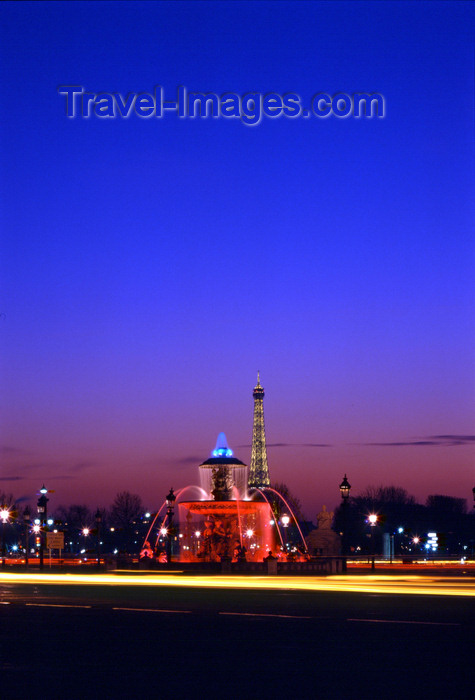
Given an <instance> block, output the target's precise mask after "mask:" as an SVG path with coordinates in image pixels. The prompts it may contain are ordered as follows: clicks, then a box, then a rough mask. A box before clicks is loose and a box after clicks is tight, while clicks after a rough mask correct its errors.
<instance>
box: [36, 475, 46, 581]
mask: <svg viewBox="0 0 475 700" xmlns="http://www.w3.org/2000/svg"><path fill="white" fill-rule="evenodd" d="M40 493H41V496H40V497H39V499H38V503H37V509H38V515H39V517H40V530H39V537H40V570H42V569H43V567H44V536H43V527H44V524H45V522H46V520H47V518H48V501H49V498H46V494H47V493H48V489H47V488H46V486H45V485H44V484H43V486H42V487H41V489H40Z"/></svg>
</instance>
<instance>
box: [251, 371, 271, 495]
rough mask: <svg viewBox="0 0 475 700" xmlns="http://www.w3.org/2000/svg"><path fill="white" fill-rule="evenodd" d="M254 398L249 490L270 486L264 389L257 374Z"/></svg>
mask: <svg viewBox="0 0 475 700" xmlns="http://www.w3.org/2000/svg"><path fill="white" fill-rule="evenodd" d="M252 395H253V397H254V423H253V426H252V454H251V466H250V469H249V479H248V481H247V486H248V488H259V489H262V488H265V487H266V486H270V479H269V467H268V465H267V450H266V432H265V428H264V389H263V388H262V387H261V383H260V381H259V372H258V373H257V385H256V386H255V387H254V391H253V392H252Z"/></svg>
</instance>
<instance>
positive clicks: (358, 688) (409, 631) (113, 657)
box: [0, 573, 475, 700]
mask: <svg viewBox="0 0 475 700" xmlns="http://www.w3.org/2000/svg"><path fill="white" fill-rule="evenodd" d="M66 580H68V583H65V581H66ZM0 603H1V604H0V622H1V656H0V658H1V671H2V673H1V676H0V688H1V697H2V698H6V697H12V698H20V699H22V698H31V697H38V698H40V700H42V698H45V699H46V698H48V700H49V699H58V700H59V699H61V700H66V699H68V700H69V699H72V700H75V698H78V699H79V698H122V697H124V698H125V697H130V696H132V697H135V696H137V697H150V698H160V699H161V698H175V699H178V700H181V698H183V699H184V698H190V697H193V698H195V697H196V698H206V700H213V699H214V698H246V699H254V698H256V699H257V698H269V699H272V700H279V699H280V698H285V699H286V700H294V699H299V698H322V700H323V699H324V698H335V699H336V698H338V699H340V698H358V699H359V698H361V699H363V698H364V699H365V700H366V698H368V697H374V698H376V697H377V698H383V699H384V698H398V699H401V698H408V699H409V698H410V699H411V700H412V698H416V697H417V698H432V699H438V698H441V699H442V698H449V699H450V700H456V699H458V698H466V697H468V696H470V695H471V694H473V693H472V688H473V679H472V676H473V672H472V665H473V656H474V654H473V652H474V645H473V639H474V632H475V583H474V579H467V578H465V579H464V578H460V579H457V580H454V579H453V578H450V579H449V578H448V579H443V578H437V579H433V580H432V579H430V580H428V579H427V577H424V578H423V579H422V580H421V579H420V577H412V576H405V577H394V578H393V577H391V579H388V577H387V576H384V577H378V576H375V577H366V576H365V577H354V576H345V577H321V578H308V577H286V578H284V577H280V576H279V577H266V578H264V577H263V578H254V577H224V576H212V577H206V576H199V577H193V576H183V575H179V574H177V575H168V576H167V575H163V574H161V575H160V576H156V575H147V574H144V575H139V576H137V575H136V576H130V575H129V574H125V573H124V574H117V575H109V576H98V575H96V576H85V577H80V576H67V577H65V576H64V575H61V574H60V575H56V578H55V575H51V576H49V575H48V574H43V575H41V574H35V575H32V576H31V577H28V578H27V577H26V576H25V575H24V574H19V575H14V574H0Z"/></svg>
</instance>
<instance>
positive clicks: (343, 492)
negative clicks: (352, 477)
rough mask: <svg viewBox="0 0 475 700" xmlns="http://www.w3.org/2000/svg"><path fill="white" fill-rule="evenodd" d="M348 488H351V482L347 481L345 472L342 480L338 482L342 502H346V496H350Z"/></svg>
mask: <svg viewBox="0 0 475 700" xmlns="http://www.w3.org/2000/svg"><path fill="white" fill-rule="evenodd" d="M350 489H351V484H350V483H349V481H348V479H347V478H346V474H345V476H344V477H343V481H342V482H341V484H340V493H341V497H342V499H343V503H348V498H349V496H350Z"/></svg>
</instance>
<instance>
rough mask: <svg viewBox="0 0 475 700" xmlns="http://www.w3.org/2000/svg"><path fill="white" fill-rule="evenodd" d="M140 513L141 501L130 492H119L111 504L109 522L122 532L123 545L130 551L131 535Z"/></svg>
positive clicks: (141, 509) (141, 508)
mask: <svg viewBox="0 0 475 700" xmlns="http://www.w3.org/2000/svg"><path fill="white" fill-rule="evenodd" d="M142 511H143V504H142V499H141V498H140V496H138V495H137V494H135V493H130V491H120V492H119V493H118V494H117V496H116V497H115V499H114V503H113V504H112V508H111V512H110V517H111V522H113V523H114V524H115V526H116V527H117V528H119V529H120V530H121V531H122V533H123V535H124V543H125V545H126V547H127V548H128V549H130V543H131V539H132V535H133V533H134V530H135V526H136V524H137V521H138V519H139V518H140V515H141V513H142Z"/></svg>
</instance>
